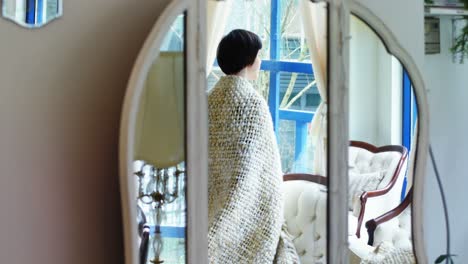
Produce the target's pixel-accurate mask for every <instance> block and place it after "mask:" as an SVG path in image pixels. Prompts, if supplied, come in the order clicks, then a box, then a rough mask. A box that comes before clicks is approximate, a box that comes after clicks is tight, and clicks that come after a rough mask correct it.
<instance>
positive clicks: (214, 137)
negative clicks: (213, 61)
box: [208, 29, 298, 264]
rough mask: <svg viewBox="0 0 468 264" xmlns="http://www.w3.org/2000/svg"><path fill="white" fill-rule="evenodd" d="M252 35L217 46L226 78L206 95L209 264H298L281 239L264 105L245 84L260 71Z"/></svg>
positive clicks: (240, 33) (274, 159) (241, 33)
mask: <svg viewBox="0 0 468 264" xmlns="http://www.w3.org/2000/svg"><path fill="white" fill-rule="evenodd" d="M261 48H262V43H261V41H260V39H259V37H258V36H257V35H255V34H254V33H252V32H249V31H246V30H239V29H238V30H234V31H232V32H230V33H229V34H228V35H226V36H225V37H224V38H223V39H222V40H221V42H220V44H219V46H218V51H217V59H218V64H219V66H220V68H221V70H222V71H223V72H224V73H225V74H226V76H224V77H221V79H220V80H219V82H218V83H217V84H216V85H215V87H214V88H213V89H212V90H211V91H210V93H209V96H208V103H209V131H210V137H209V140H210V148H209V158H210V163H209V187H208V188H209V190H208V191H209V235H208V240H209V241H208V249H209V251H208V253H209V258H210V263H220V264H221V263H222V264H225V263H249V264H251V263H262V264H263V263H298V261H297V259H298V258H297V254H296V252H295V249H294V246H293V244H292V243H291V241H290V239H289V237H288V236H287V235H286V233H285V232H282V223H283V208H282V206H283V201H282V194H281V184H282V172H281V161H280V157H279V152H278V146H277V143H276V138H275V134H274V132H273V125H272V120H271V116H270V113H269V110H268V106H267V104H266V102H265V100H264V99H263V98H262V96H261V95H260V94H259V93H258V92H257V91H256V90H255V89H254V88H253V87H252V85H251V84H250V82H249V80H256V79H257V78H258V74H259V70H260V63H261V61H260V58H259V57H258V51H259V50H260V49H261Z"/></svg>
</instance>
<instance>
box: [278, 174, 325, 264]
mask: <svg viewBox="0 0 468 264" xmlns="http://www.w3.org/2000/svg"><path fill="white" fill-rule="evenodd" d="M283 192H284V217H285V220H286V226H287V229H288V231H289V233H290V234H291V236H292V237H293V242H294V245H295V247H296V250H297V253H298V254H299V257H300V260H301V264H320V263H323V264H325V263H326V261H327V256H326V253H327V240H326V239H327V233H326V232H327V179H326V178H325V177H323V176H317V175H310V174H288V175H285V176H284V185H283Z"/></svg>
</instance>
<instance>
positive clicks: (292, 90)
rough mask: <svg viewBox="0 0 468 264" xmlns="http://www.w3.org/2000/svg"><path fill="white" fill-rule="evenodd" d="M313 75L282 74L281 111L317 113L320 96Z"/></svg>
mask: <svg viewBox="0 0 468 264" xmlns="http://www.w3.org/2000/svg"><path fill="white" fill-rule="evenodd" d="M314 81H315V78H314V75H313V74H304V73H290V72H281V73H280V109H291V110H302V111H315V110H317V107H318V106H319V104H320V94H319V92H318V90H317V85H316V84H315V82H314Z"/></svg>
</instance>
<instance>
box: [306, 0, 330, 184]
mask: <svg viewBox="0 0 468 264" xmlns="http://www.w3.org/2000/svg"><path fill="white" fill-rule="evenodd" d="M300 5H301V6H300V7H301V8H300V10H301V17H302V23H303V26H304V32H305V36H306V38H307V44H308V46H309V51H310V58H311V61H312V67H313V68H314V75H315V80H316V82H317V88H318V90H319V93H320V98H321V103H320V105H319V107H318V108H317V111H316V113H315V115H314V118H313V120H312V124H311V130H310V134H311V137H312V141H313V146H314V147H315V151H314V167H313V173H314V174H320V175H324V176H326V172H327V89H328V88H327V45H328V43H327V41H328V38H327V24H328V23H327V6H326V4H325V3H312V2H311V1H310V0H301V2H300Z"/></svg>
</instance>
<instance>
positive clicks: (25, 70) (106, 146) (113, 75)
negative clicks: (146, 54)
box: [0, 0, 168, 264]
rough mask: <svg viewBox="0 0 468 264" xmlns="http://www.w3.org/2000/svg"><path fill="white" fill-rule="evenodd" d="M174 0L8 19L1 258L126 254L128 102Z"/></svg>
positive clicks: (1, 66) (0, 100) (1, 47)
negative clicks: (124, 120)
mask: <svg viewBox="0 0 468 264" xmlns="http://www.w3.org/2000/svg"><path fill="white" fill-rule="evenodd" d="M167 2H168V1H167V0H156V1H154V0H153V1H128V0H106V1H94V0H93V1H91V0H80V1H76V0H74V1H72V0H70V1H68V0H65V1H64V16H63V17H62V18H60V19H59V20H56V21H54V22H52V23H51V24H50V25H48V26H46V27H45V28H43V29H40V30H25V29H22V28H20V27H18V26H17V25H15V24H13V23H11V22H9V21H7V20H4V19H0V169H1V173H0V210H1V211H0V263H5V264H6V263H8V264H16V263H22V264H23V263H35V264H50V263H77V264H78V263H80V264H82V263H123V253H122V252H123V240H122V227H121V215H120V197H119V186H118V165H117V158H118V152H117V151H118V129H119V121H120V120H119V118H120V110H121V103H122V99H123V95H124V92H125V87H126V82H127V80H128V77H129V74H130V70H131V67H132V64H133V62H134V60H135V58H136V55H137V53H138V51H139V49H140V47H141V45H142V43H143V41H144V39H145V36H146V35H147V33H148V32H149V30H150V28H151V26H152V25H153V23H154V21H155V20H156V18H157V17H158V14H159V13H160V12H161V10H162V7H163V6H165V5H166V3H167Z"/></svg>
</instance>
